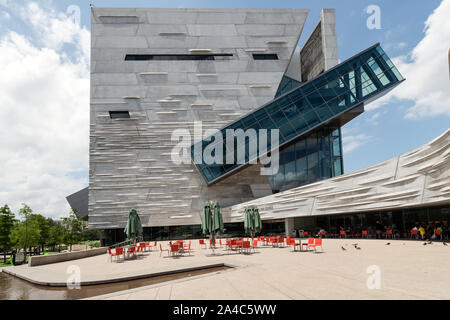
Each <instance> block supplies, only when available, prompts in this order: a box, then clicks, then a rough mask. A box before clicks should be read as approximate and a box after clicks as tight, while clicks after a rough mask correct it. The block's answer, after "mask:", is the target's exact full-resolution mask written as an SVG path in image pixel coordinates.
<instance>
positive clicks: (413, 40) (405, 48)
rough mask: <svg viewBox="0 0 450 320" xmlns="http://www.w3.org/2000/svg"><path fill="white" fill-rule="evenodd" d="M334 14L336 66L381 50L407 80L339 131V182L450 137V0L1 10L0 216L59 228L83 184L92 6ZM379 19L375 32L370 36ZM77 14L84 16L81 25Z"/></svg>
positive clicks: (6, 0) (177, 1)
mask: <svg viewBox="0 0 450 320" xmlns="http://www.w3.org/2000/svg"><path fill="white" fill-rule="evenodd" d="M91 3H92V4H93V5H94V6H96V7H149V8H151V7H169V6H170V7H174V8H214V7H216V8H224V7H229V8H308V9H309V15H308V19H307V22H306V24H305V27H304V30H303V34H302V36H301V38H300V42H299V45H302V43H303V42H304V41H305V40H306V38H307V37H308V36H309V34H310V33H311V31H312V29H313V28H314V26H315V25H316V23H317V21H318V19H319V16H320V10H321V9H322V8H335V9H336V24H337V34H338V52H339V59H340V60H341V61H344V60H345V59H347V58H349V57H351V56H353V55H354V54H356V53H358V52H359V51H362V50H364V49H366V48H368V47H369V46H371V45H373V44H375V43H377V42H379V43H381V46H382V47H383V48H384V49H385V51H386V52H387V54H388V55H389V56H390V57H391V58H392V60H393V61H394V64H395V65H396V66H397V67H398V69H399V70H400V72H401V73H402V74H403V76H404V77H405V78H406V81H405V82H403V83H402V84H401V85H400V86H398V87H397V88H396V89H395V90H393V91H392V92H390V93H389V94H388V95H386V96H385V97H383V98H381V99H379V100H377V101H375V102H373V103H371V104H369V105H367V106H366V111H365V112H364V113H363V114H362V115H360V116H359V117H357V118H355V119H354V120H352V121H351V122H350V123H348V124H347V125H345V126H344V127H343V128H342V134H343V147H344V169H345V170H344V171H345V173H350V172H352V171H355V170H358V169H361V168H364V167H367V166H370V165H373V164H376V163H379V162H382V161H384V160H388V159H390V158H393V157H395V156H397V155H399V154H402V153H405V152H408V151H410V150H412V149H414V148H417V147H419V146H421V145H423V144H425V143H427V142H428V141H431V140H432V139H434V138H435V137H437V136H439V135H440V134H442V133H443V132H445V131H446V130H447V129H449V127H450V125H449V124H450V81H449V67H448V50H449V48H450V19H449V17H450V0H443V1H440V0H427V1H411V0H397V1H391V0H385V1H376V0H369V1H366V0H342V1H320V0H308V1H307V0H302V1H298V0H297V1H291V0H278V1H274V0H270V1H268V0H259V1H251V0H239V1H236V0H228V1H213V0H208V1H206V0H196V1H195V0H192V1H187V0H171V1H137V0H127V1H120V0H117V1H112V0H93V1H87V0H82V1H66V0H53V1H52V0H41V1H28V0H0V166H1V170H0V205H3V204H8V205H9V206H10V207H11V208H12V210H13V211H14V212H18V210H19V208H20V207H21V204H22V203H27V204H28V205H30V206H31V208H32V209H33V210H34V212H36V213H40V214H43V215H45V216H48V217H52V218H59V217H63V216H67V215H68V213H69V212H70V208H69V205H68V204H67V202H66V199H65V197H66V196H67V195H69V194H72V193H74V192H76V191H78V190H80V189H82V188H84V187H86V186H87V185H88V172H89V166H88V152H89V55H90V4H91ZM372 5H376V6H378V8H379V9H380V11H379V12H380V15H379V18H380V19H379V22H380V25H379V27H380V28H375V29H374V28H369V27H368V24H367V21H368V19H369V22H370V21H372V22H373V20H372V15H373V12H369V13H368V12H367V8H368V7H369V6H372ZM78 13H79V14H78Z"/></svg>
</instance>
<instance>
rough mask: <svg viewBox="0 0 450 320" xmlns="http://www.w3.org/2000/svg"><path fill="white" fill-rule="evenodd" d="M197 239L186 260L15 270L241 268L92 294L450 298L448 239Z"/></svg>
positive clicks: (95, 276)
mask: <svg viewBox="0 0 450 320" xmlns="http://www.w3.org/2000/svg"><path fill="white" fill-rule="evenodd" d="M303 241H305V240H304V239H303ZM388 242H390V243H391V244H390V245H386V243H388ZM192 243H193V245H194V250H193V251H192V254H191V256H189V255H185V256H182V257H179V258H171V257H167V252H165V253H163V255H162V256H161V257H160V253H159V248H158V251H153V252H147V253H144V254H143V255H142V256H141V258H139V259H134V260H126V261H124V262H119V263H116V262H112V263H111V262H109V261H108V256H107V255H100V256H95V257H89V258H85V259H78V260H73V261H67V262H61V263H55V264H50V265H42V266H36V267H31V268H30V267H28V266H18V267H12V268H14V269H10V270H11V271H14V272H15V273H16V274H17V275H19V276H21V277H23V278H28V279H29V280H34V281H40V282H43V283H53V284H56V283H58V282H60V283H65V281H66V279H67V276H68V275H67V273H66V271H67V268H68V267H69V266H70V265H77V266H79V267H80V270H81V281H82V283H83V282H96V281H107V280H108V279H120V278H128V279H131V278H132V277H136V276H144V275H146V274H152V273H159V272H167V271H170V270H179V269H186V268H192V267H199V266H202V265H213V264H221V263H224V264H226V265H229V266H234V267H235V268H233V269H229V270H226V271H219V272H214V273H210V274H204V275H200V276H195V277H191V278H186V279H179V280H173V281H170V282H164V283H159V284H155V285H151V286H147V287H140V288H135V289H131V290H127V291H118V292H116V293H112V294H107V295H104V296H97V297H93V298H91V299H217V300H227V299H250V300H265V299H408V300H409V299H450V272H449V271H450V246H444V245H443V244H442V242H435V243H433V244H431V245H426V246H424V245H423V242H422V241H408V240H361V239H324V240H323V248H324V253H313V252H298V251H297V252H293V249H292V247H286V248H272V247H262V248H258V249H257V251H256V253H253V254H248V255H245V254H238V253H231V254H227V253H226V251H225V250H224V249H218V250H216V252H220V253H223V255H222V256H206V254H209V253H211V250H210V249H201V248H200V247H199V245H198V240H193V241H192ZM353 243H358V247H360V248H361V250H357V249H356V248H355V247H354V246H352V244H353ZM158 244H159V242H158ZM163 247H164V248H167V244H166V243H163ZM342 247H344V248H345V249H346V250H345V251H344V250H342ZM318 251H320V249H319V250H318ZM372 265H375V266H378V267H379V270H380V276H381V282H380V284H381V286H380V288H379V289H368V288H367V284H366V283H367V279H368V278H369V277H370V276H371V274H369V273H367V268H368V267H369V266H372Z"/></svg>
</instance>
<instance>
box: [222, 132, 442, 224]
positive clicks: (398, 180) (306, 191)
mask: <svg viewBox="0 0 450 320" xmlns="http://www.w3.org/2000/svg"><path fill="white" fill-rule="evenodd" d="M447 204H450V129H449V130H447V131H446V132H444V133H443V134H442V135H441V136H439V137H437V138H436V139H434V140H433V141H431V142H429V143H427V144H425V145H424V146H422V147H420V148H417V149H415V150H412V151H411V152H408V153H405V154H402V155H400V156H398V157H396V158H393V159H390V160H387V161H385V162H382V163H379V164H377V165H374V166H370V167H368V168H365V169H362V170H358V171H355V172H352V173H349V174H344V175H341V176H339V177H336V178H331V179H327V180H322V181H320V182H317V183H312V184H309V185H307V186H303V187H299V188H294V189H291V190H288V191H284V192H280V193H277V194H275V195H271V196H268V197H264V198H260V199H257V200H254V201H249V202H246V203H242V204H239V205H235V206H233V207H232V208H231V211H230V213H229V217H230V221H234V222H238V221H243V217H242V212H243V210H244V208H245V207H246V206H249V205H256V206H258V208H259V212H260V214H261V219H262V220H271V219H279V218H289V217H307V216H319V215H331V214H339V213H359V212H370V211H378V210H393V209H401V208H412V207H423V206H436V205H447ZM287 230H288V229H287Z"/></svg>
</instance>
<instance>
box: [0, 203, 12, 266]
mask: <svg viewBox="0 0 450 320" xmlns="http://www.w3.org/2000/svg"><path fill="white" fill-rule="evenodd" d="M13 226H14V213H12V212H11V209H9V207H8V205H4V206H3V207H1V208H0V248H1V249H2V250H3V262H4V263H6V252H7V251H8V250H9V249H11V240H10V237H9V236H10V234H11V230H12V228H13Z"/></svg>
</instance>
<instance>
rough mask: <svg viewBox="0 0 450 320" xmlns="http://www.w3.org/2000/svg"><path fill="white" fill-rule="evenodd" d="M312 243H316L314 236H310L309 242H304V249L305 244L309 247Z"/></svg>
mask: <svg viewBox="0 0 450 320" xmlns="http://www.w3.org/2000/svg"><path fill="white" fill-rule="evenodd" d="M311 244H314V238H308V243H302V250H303V246H306V247H307V248H309V246H310V245H311Z"/></svg>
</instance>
